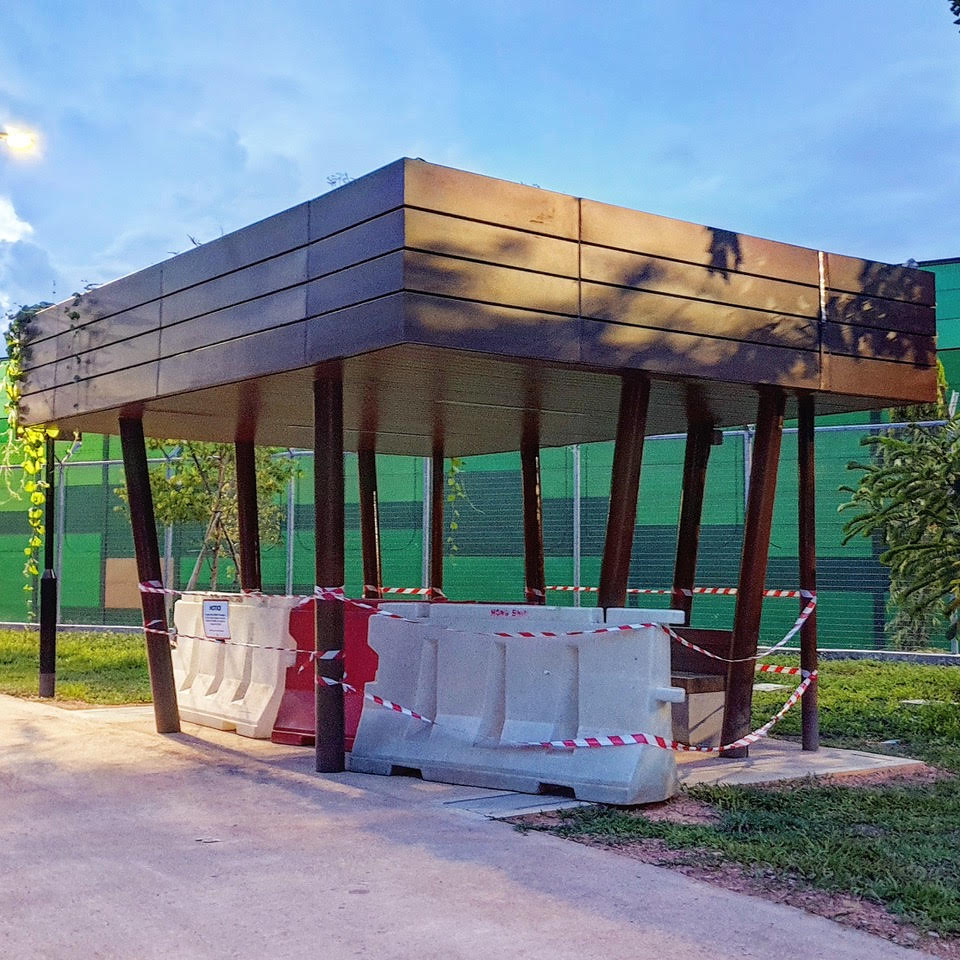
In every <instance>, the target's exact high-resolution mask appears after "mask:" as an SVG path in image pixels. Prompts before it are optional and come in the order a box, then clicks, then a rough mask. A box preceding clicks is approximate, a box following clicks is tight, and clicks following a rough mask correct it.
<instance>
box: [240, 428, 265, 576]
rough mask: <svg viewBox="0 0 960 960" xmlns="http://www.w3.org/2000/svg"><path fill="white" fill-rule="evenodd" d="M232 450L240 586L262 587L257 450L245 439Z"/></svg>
mask: <svg viewBox="0 0 960 960" xmlns="http://www.w3.org/2000/svg"><path fill="white" fill-rule="evenodd" d="M234 449H235V451H236V459H237V521H238V526H239V528H240V544H239V546H240V589H241V590H262V589H263V580H262V577H261V573H260V517H259V512H258V508H257V461H256V450H255V448H254V446H253V443H251V442H249V441H246V440H238V441H237V442H236V443H235V444H234Z"/></svg>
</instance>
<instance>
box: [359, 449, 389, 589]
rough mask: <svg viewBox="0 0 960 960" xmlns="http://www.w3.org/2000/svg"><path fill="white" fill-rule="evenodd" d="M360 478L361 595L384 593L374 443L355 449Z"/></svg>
mask: <svg viewBox="0 0 960 960" xmlns="http://www.w3.org/2000/svg"><path fill="white" fill-rule="evenodd" d="M357 475H358V478H359V481H360V551H361V554H362V557H363V595H364V596H365V597H368V598H374V599H379V598H380V597H382V596H383V572H382V567H381V558H380V503H379V499H378V496H377V454H376V452H375V451H374V449H373V447H361V448H360V449H359V450H358V451H357Z"/></svg>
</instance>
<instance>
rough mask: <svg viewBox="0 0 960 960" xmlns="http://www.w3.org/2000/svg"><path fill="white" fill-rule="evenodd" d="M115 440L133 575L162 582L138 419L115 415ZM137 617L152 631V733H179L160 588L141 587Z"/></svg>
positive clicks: (149, 647)
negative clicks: (120, 450) (149, 590)
mask: <svg viewBox="0 0 960 960" xmlns="http://www.w3.org/2000/svg"><path fill="white" fill-rule="evenodd" d="M120 445H121V447H122V448H123V472H124V475H125V477H126V481H127V501H128V507H129V510H130V526H131V528H132V530H133V550H134V553H135V554H136V555H137V576H138V577H139V578H140V582H141V583H145V582H147V581H155V582H156V583H161V584H162V583H163V568H162V567H161V566H160V548H159V546H158V544H157V523H156V519H155V517H154V514H153V494H152V493H151V492H150V474H149V468H148V466H147V447H146V443H145V442H144V439H143V421H142V420H140V419H139V418H136V419H129V418H126V417H121V418H120ZM140 605H141V607H142V609H143V622H144V624H145V625H146V626H147V627H149V628H150V629H151V630H156V631H157V632H156V633H147V635H146V637H147V666H148V668H149V670H150V689H151V690H152V692H153V713H154V717H155V718H156V724H157V733H179V732H180V711H179V710H178V709H177V690H176V685H175V683H174V679H173V658H172V657H171V655H170V640H169V638H168V636H167V635H166V631H167V611H166V604H165V603H164V599H163V594H161V593H141V594H140Z"/></svg>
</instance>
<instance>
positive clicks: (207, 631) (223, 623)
mask: <svg viewBox="0 0 960 960" xmlns="http://www.w3.org/2000/svg"><path fill="white" fill-rule="evenodd" d="M203 635H204V636H205V637H210V638H211V639H213V640H229V639H230V604H229V602H228V601H226V600H204V601H203Z"/></svg>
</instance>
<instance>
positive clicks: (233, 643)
mask: <svg viewBox="0 0 960 960" xmlns="http://www.w3.org/2000/svg"><path fill="white" fill-rule="evenodd" d="M161 623H162V621H160V620H151V621H149V623H147V624H146V625H145V626H144V628H143V632H144V633H152V634H154V635H155V636H160V637H169V638H170V644H171V646H176V641H177V640H203V641H205V642H206V643H219V644H224V645H225V646H228V647H248V648H250V649H254V650H276V651H282V652H283V653H297V654H300V653H305V654H307V655H308V656H309V658H310V659H311V660H340V659H342V657H343V651H342V650H322V651H320V652H318V651H316V650H307V649H304V648H301V647H279V646H275V645H273V644H269V643H249V642H248V641H245V640H233V639H231V638H229V637H197V636H194V635H193V634H191V633H181V632H180V631H179V630H176V629H169V628H168V629H166V630H162V629H158V627H157V626H156V625H157V624H161Z"/></svg>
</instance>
